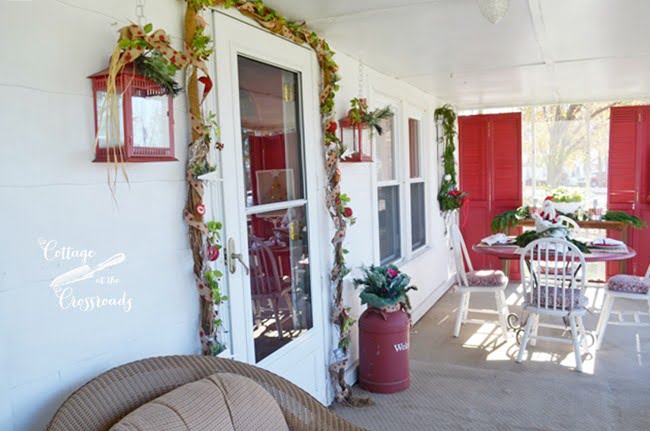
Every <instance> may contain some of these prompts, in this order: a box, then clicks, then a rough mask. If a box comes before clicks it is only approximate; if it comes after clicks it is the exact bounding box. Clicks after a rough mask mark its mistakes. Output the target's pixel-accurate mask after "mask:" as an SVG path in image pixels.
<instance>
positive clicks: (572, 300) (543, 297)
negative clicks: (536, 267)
mask: <svg viewBox="0 0 650 431" xmlns="http://www.w3.org/2000/svg"><path fill="white" fill-rule="evenodd" d="M547 290H548V295H547V292H546V291H547ZM538 293H539V303H538V299H537V295H538ZM580 296H581V295H580V289H569V288H566V289H565V288H563V287H558V288H557V290H555V288H554V287H550V288H548V289H547V287H546V286H542V287H541V291H539V289H538V288H535V289H533V299H532V301H531V302H530V303H531V304H532V305H534V306H536V307H541V308H549V309H556V310H574V309H577V308H581V307H582V306H586V305H587V304H581V303H580ZM547 304H548V305H547Z"/></svg>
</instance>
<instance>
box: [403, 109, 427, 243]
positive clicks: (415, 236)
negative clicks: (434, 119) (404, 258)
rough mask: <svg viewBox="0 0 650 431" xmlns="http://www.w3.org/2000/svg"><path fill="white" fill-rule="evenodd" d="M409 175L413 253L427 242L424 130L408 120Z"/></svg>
mask: <svg viewBox="0 0 650 431" xmlns="http://www.w3.org/2000/svg"><path fill="white" fill-rule="evenodd" d="M408 142H409V146H408V149H409V167H408V169H409V175H408V179H407V183H408V189H409V193H410V199H409V200H410V204H411V205H410V210H411V211H410V216H411V251H415V250H418V249H419V248H421V247H424V246H425V245H426V242H427V228H426V216H425V214H426V208H425V192H424V189H425V184H424V169H423V168H422V159H423V157H422V129H421V121H420V120H419V119H415V118H409V120H408Z"/></svg>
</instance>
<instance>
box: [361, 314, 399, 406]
mask: <svg viewBox="0 0 650 431" xmlns="http://www.w3.org/2000/svg"><path fill="white" fill-rule="evenodd" d="M409 330H410V321H409V318H408V315H407V314H406V312H404V310H401V309H400V310H398V311H395V312H392V313H391V312H388V311H384V310H380V309H378V308H368V309H367V310H366V311H365V312H364V313H363V314H362V315H361V318H360V319H359V385H360V386H361V387H362V388H363V389H365V390H367V391H370V392H378V393H382V394H392V393H395V392H402V391H405V390H407V389H408V387H409V383H410V370H409V347H410V346H409Z"/></svg>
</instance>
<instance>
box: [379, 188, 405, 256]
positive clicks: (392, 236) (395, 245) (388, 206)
mask: <svg viewBox="0 0 650 431" xmlns="http://www.w3.org/2000/svg"><path fill="white" fill-rule="evenodd" d="M378 195H379V196H378V203H379V257H380V259H381V264H382V265H384V264H386V263H388V262H392V261H394V260H397V259H399V258H400V256H401V252H402V250H401V246H400V227H399V225H400V220H399V186H387V187H379V189H378Z"/></svg>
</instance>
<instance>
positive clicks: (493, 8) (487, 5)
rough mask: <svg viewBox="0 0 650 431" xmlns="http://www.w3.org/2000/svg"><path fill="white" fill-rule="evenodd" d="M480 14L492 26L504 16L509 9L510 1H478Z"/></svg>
mask: <svg viewBox="0 0 650 431" xmlns="http://www.w3.org/2000/svg"><path fill="white" fill-rule="evenodd" d="M478 7H479V9H481V14H482V15H483V16H484V17H485V18H486V19H487V20H488V21H490V22H491V23H492V24H496V23H498V22H499V21H501V19H502V18H503V17H504V16H506V12H508V8H509V7H510V0H478Z"/></svg>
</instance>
